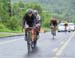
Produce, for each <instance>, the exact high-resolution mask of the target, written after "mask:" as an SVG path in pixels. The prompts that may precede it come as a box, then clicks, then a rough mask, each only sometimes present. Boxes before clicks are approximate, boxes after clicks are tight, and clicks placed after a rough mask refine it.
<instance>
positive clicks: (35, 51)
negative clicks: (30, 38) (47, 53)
mask: <svg viewBox="0 0 75 58" xmlns="http://www.w3.org/2000/svg"><path fill="white" fill-rule="evenodd" d="M38 51H39V48H38V47H36V48H35V49H34V50H33V51H32V52H30V53H27V54H26V55H25V57H24V58H31V57H32V56H34V55H35V54H37V52H38Z"/></svg>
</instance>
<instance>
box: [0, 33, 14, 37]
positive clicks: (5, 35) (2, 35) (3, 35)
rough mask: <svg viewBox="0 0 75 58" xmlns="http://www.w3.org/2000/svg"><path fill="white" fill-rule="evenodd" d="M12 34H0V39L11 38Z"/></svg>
mask: <svg viewBox="0 0 75 58" xmlns="http://www.w3.org/2000/svg"><path fill="white" fill-rule="evenodd" d="M12 35H14V34H0V37H7V36H12Z"/></svg>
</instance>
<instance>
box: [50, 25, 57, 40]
mask: <svg viewBox="0 0 75 58" xmlns="http://www.w3.org/2000/svg"><path fill="white" fill-rule="evenodd" d="M51 34H52V36H53V39H54V37H55V36H56V30H55V27H54V26H51Z"/></svg>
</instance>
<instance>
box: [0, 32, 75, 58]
mask: <svg viewBox="0 0 75 58" xmlns="http://www.w3.org/2000/svg"><path fill="white" fill-rule="evenodd" d="M74 35H75V32H70V33H69V32H67V33H64V32H59V33H58V32H57V36H56V37H55V39H54V40H53V39H52V35H51V33H50V32H47V33H41V34H40V38H39V40H38V43H37V48H36V49H35V50H34V52H31V53H30V54H28V53H27V45H26V42H25V41H24V36H15V37H7V38H0V58H75V36H74Z"/></svg>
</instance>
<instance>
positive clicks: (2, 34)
mask: <svg viewBox="0 0 75 58" xmlns="http://www.w3.org/2000/svg"><path fill="white" fill-rule="evenodd" d="M20 34H23V33H1V34H0V37H7V36H14V35H20Z"/></svg>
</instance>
